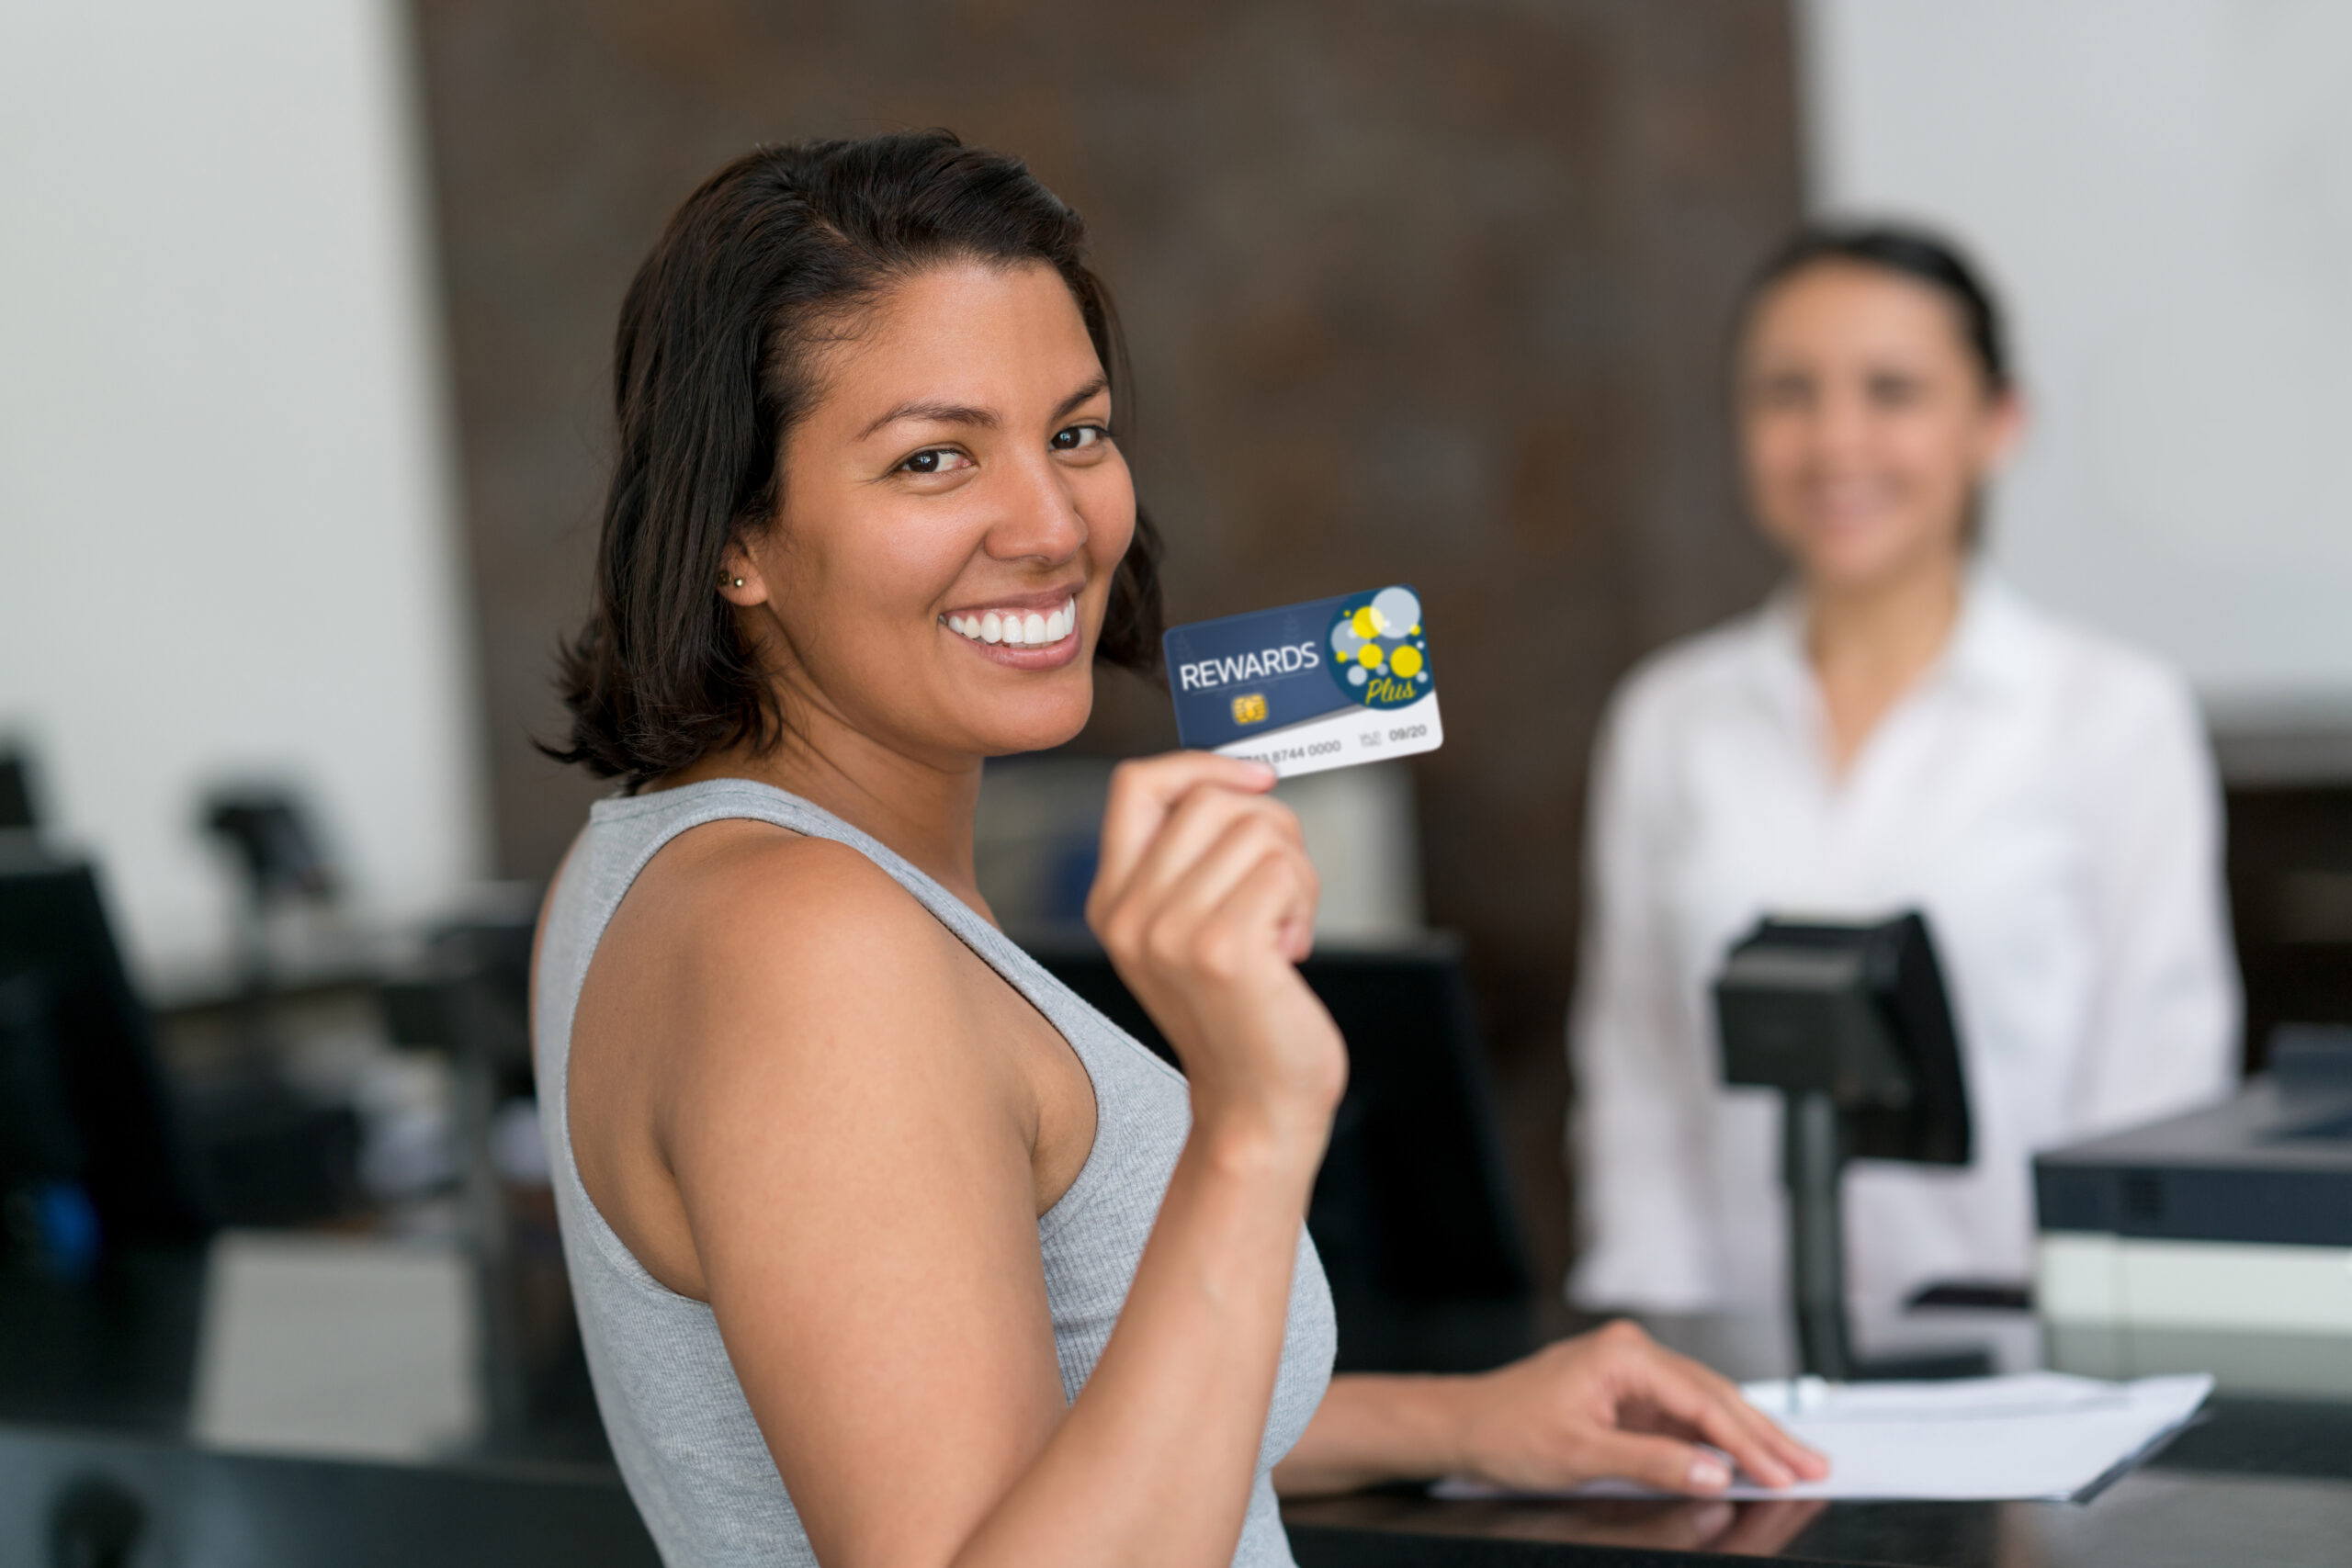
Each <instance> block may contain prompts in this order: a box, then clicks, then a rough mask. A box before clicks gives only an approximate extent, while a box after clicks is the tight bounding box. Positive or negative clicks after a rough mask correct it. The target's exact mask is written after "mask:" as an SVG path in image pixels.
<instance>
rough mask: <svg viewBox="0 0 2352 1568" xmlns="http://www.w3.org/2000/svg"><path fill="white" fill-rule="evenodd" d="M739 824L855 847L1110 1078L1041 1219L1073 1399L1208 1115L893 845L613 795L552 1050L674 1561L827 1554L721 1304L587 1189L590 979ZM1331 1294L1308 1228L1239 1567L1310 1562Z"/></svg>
mask: <svg viewBox="0 0 2352 1568" xmlns="http://www.w3.org/2000/svg"><path fill="white" fill-rule="evenodd" d="M723 818H752V819H753V820H755V821H761V822H772V823H775V825H776V826H778V827H781V828H788V829H792V830H793V831H795V832H797V833H805V834H808V835H809V836H810V837H812V838H820V839H831V840H833V841H834V842H836V843H841V844H846V845H848V846H849V847H850V848H852V849H854V850H856V851H857V852H860V853H861V854H863V855H865V857H866V858H867V859H868V860H870V861H872V862H873V863H875V864H876V865H878V866H880V867H881V868H882V869H883V870H884V871H886V872H888V873H889V874H890V875H891V876H892V877H893V878H894V879H895V880H896V881H897V882H898V883H899V886H902V887H904V888H905V889H906V890H907V891H908V892H909V893H910V894H912V895H913V896H914V897H916V898H917V899H918V900H920V901H921V902H922V906H923V908H926V909H928V910H930V911H931V913H932V914H933V917H935V918H936V919H938V920H939V921H940V923H941V924H943V925H944V926H946V928H947V929H948V930H949V931H953V932H955V933H956V936H957V937H958V938H960V939H961V940H962V941H963V942H964V944H965V945H966V946H967V947H969V948H970V949H971V950H972V951H973V952H974V953H977V954H978V955H979V957H980V958H981V959H982V960H984V961H985V962H986V963H987V964H989V967H991V968H993V969H994V970H995V971H996V972H997V973H998V974H999V975H1001V976H1004V979H1005V982H1006V983H1007V984H1008V985H1010V986H1012V988H1013V989H1014V990H1016V991H1018V992H1020V993H1021V995H1022V996H1023V997H1025V998H1027V999H1028V1000H1029V1002H1030V1004H1031V1005H1032V1006H1034V1007H1035V1008H1036V1010H1038V1011H1039V1012H1040V1013H1042V1014H1044V1015H1045V1017H1046V1020H1047V1021H1049V1022H1051V1023H1052V1024H1053V1026H1054V1027H1055V1028H1056V1029H1057V1030H1059V1031H1060V1032H1061V1034H1062V1038H1063V1039H1065V1040H1067V1041H1069V1045H1070V1049H1071V1050H1073V1051H1075V1052H1077V1053H1078V1059H1079V1061H1080V1063H1082V1064H1083V1065H1084V1066H1085V1068H1086V1075H1087V1077H1089V1078H1090V1079H1091V1080H1092V1082H1093V1085H1094V1146H1093V1148H1092V1150H1091V1152H1090V1153H1089V1154H1088V1155H1087V1157H1086V1163H1085V1165H1084V1167H1083V1168H1081V1169H1080V1172H1079V1175H1078V1179H1077V1180H1076V1181H1074V1182H1072V1183H1071V1184H1070V1188H1069V1191H1067V1192H1065V1193H1064V1194H1063V1195H1062V1197H1061V1200H1060V1201H1058V1202H1057V1203H1056V1204H1055V1205H1054V1206H1053V1207H1052V1208H1051V1209H1050V1210H1048V1211H1047V1212H1046V1213H1045V1214H1044V1215H1043V1216H1041V1217H1040V1218H1039V1220H1038V1221H1037V1247H1038V1251H1039V1252H1040V1253H1041V1254H1042V1255H1043V1257H1044V1260H1045V1276H1046V1299H1047V1301H1048V1303H1049V1304H1050V1306H1051V1308H1052V1313H1053V1321H1054V1346H1055V1349H1056V1351H1057V1355H1058V1357H1059V1359H1060V1363H1061V1377H1062V1393H1063V1395H1064V1397H1065V1398H1068V1399H1076V1398H1077V1397H1078V1392H1079V1390H1080V1389H1081V1388H1082V1387H1084V1386H1085V1384H1086V1380H1087V1378H1088V1376H1089V1375H1090V1374H1091V1373H1092V1371H1093V1370H1094V1364H1095V1362H1096V1361H1097V1360H1099V1359H1101V1358H1102V1355H1103V1345H1104V1343H1105V1342H1106V1341H1107V1340H1108V1339H1109V1338H1110V1337H1111V1328H1112V1325H1113V1324H1114V1323H1115V1322H1116V1321H1117V1319H1118V1315H1119V1308H1120V1306H1121V1305H1122V1304H1123V1303H1125V1300H1126V1295H1127V1286H1128V1284H1129V1282H1130V1281H1131V1280H1134V1278H1135V1272H1136V1261H1137V1260H1138V1259H1139V1258H1141V1257H1142V1254H1143V1247H1144V1243H1145V1241H1146V1240H1147V1239H1148V1237H1149V1235H1150V1234H1151V1226H1152V1222H1153V1220H1154V1219H1155V1218H1156V1217H1157V1216H1158V1214H1159V1202H1160V1199H1161V1197H1162V1195H1163V1194H1164V1193H1165V1192H1166V1190H1167V1188H1168V1179H1169V1175H1170V1171H1171V1170H1172V1169H1173V1168H1174V1167H1175V1163H1176V1156H1177V1154H1178V1152H1179V1151H1180V1150H1181V1149H1182V1146H1183V1143H1184V1138H1185V1135H1186V1134H1187V1132H1188V1131H1189V1130H1190V1128H1191V1125H1192V1105H1191V1099H1190V1096H1189V1094H1188V1092H1187V1089H1186V1088H1185V1084H1184V1080H1183V1078H1182V1077H1181V1076H1180V1075H1179V1074H1177V1073H1176V1072H1175V1071H1173V1070H1172V1069H1170V1067H1169V1066H1168V1065H1167V1064H1166V1063H1164V1062H1162V1061H1160V1060H1159V1057H1157V1056H1155V1055H1152V1054H1151V1053H1150V1052H1149V1051H1148V1050H1147V1049H1146V1048H1145V1047H1144V1046H1142V1045H1141V1044H1139V1043H1136V1040H1135V1039H1134V1038H1133V1037H1132V1036H1130V1035H1128V1034H1127V1033H1125V1032H1124V1031H1122V1030H1121V1029H1119V1028H1118V1026H1117V1025H1115V1024H1114V1023H1112V1022H1111V1021H1110V1020H1108V1019H1106V1018H1104V1017H1103V1015H1102V1014H1101V1013H1100V1012H1098V1011H1096V1010H1094V1009H1093V1008H1092V1007H1091V1006H1089V1005H1088V1004H1087V1003H1086V1002H1084V1001H1082V1000H1080V998H1078V996H1077V995H1076V994H1074V993H1073V992H1072V991H1071V990H1070V989H1069V987H1066V986H1064V985H1063V984H1062V983H1061V982H1060V981H1058V980H1057V979H1055V978H1054V977H1053V976H1051V975H1050V974H1048V973H1046V970H1045V969H1044V968H1043V967H1042V966H1041V965H1039V964H1038V963H1037V962H1036V961H1035V959H1033V958H1031V957H1030V956H1029V955H1028V954H1027V953H1023V952H1022V951H1021V949H1020V948H1019V947H1018V946H1016V945H1015V944H1014V943H1013V942H1012V941H1010V940H1009V939H1008V938H1006V936H1005V935H1004V933H1003V932H1001V931H998V930H997V929H996V928H995V927H994V926H991V925H989V923H988V922H987V921H986V920H984V919H980V918H979V916H978V915H977V914H975V913H974V912H973V911H972V910H971V909H970V908H968V907H967V906H966V905H965V904H964V902H963V901H962V900H961V899H959V898H957V897H955V896H954V895H953V894H951V893H949V892H948V891H947V890H946V889H945V888H944V887H942V886H940V885H939V884H938V883H936V882H934V881H933V880H932V879H931V878H930V877H929V876H926V875H925V874H923V873H922V872H920V871H918V870H916V869H915V868H914V867H913V866H912V865H910V864H909V863H907V862H906V861H905V860H903V859H901V858H899V855H897V854H896V853H894V852H891V851H890V850H888V849H887V848H885V847H884V846H883V845H882V844H881V843H879V842H878V841H876V840H874V839H872V838H870V837H868V836H867V835H866V834H865V833H862V832H860V831H858V830H857V829H854V828H853V827H851V826H850V825H849V824H847V823H846V822H843V821H842V820H841V819H840V818H837V817H834V816H833V815H831V813H830V812H827V811H824V810H823V809H821V808H820V807H815V806H812V805H810V804H809V802H808V801H805V800H802V799H801V798H799V797H798V796H797V795H787V794H786V793H785V792H784V791H782V790H778V789H774V788H771V787H770V786H768V785H766V784H754V783H752V782H751V781H750V780H747V779H718V780H712V781H709V782H707V783H704V784H687V785H684V786H683V787H680V788H677V789H669V790H661V791H657V792H655V793H653V794H650V795H634V796H624V797H616V798H614V799H609V800H604V801H600V802H598V803H597V804H596V805H595V806H594V807H593V808H592V809H591V810H590V812H589V817H588V826H587V827H586V828H585V829H582V833H581V836H580V839H579V841H578V842H577V843H576V844H575V845H574V846H573V848H572V852H571V858H570V860H569V861H568V862H567V863H565V866H564V870H563V872H562V874H561V876H560V879H559V880H558V882H557V884H556V886H555V888H554V890H553V892H552V894H551V895H550V901H549V906H548V915H547V924H546V930H545V933H544V935H543V937H542V939H541V942H540V948H539V958H538V981H537V996H536V998H534V999H535V1002H536V1007H535V1009H534V1021H535V1028H534V1038H533V1051H534V1055H535V1056H536V1058H537V1068H538V1082H539V1115H540V1119H541V1124H542V1126H543V1127H544V1129H545V1134H546V1138H547V1144H548V1166H549V1171H550V1175H551V1178H552V1180H553V1183H554V1188H555V1201H556V1213H557V1215H558V1218H559V1221H560V1225H561V1229H562V1233H563V1254H564V1262H565V1266H566V1268H567V1269H569V1270H570V1273H571V1292H572V1300H573V1304H574V1306H575V1307H576V1309H577V1311H578V1313H579V1314H580V1333H581V1338H582V1342H583V1344H584V1345H585V1347H586V1349H587V1353H588V1370H589V1372H590V1374H591V1376H592V1378H593V1379H594V1383H595V1388H596V1404H597V1406H598V1408H599V1409H600V1410H602V1412H603V1413H604V1418H605V1432H606V1434H607V1436H608V1437H609V1438H611V1441H612V1446H613V1456H614V1458H615V1459H616V1461H618V1463H619V1465H620V1471H621V1475H622V1477H623V1479H624V1480H625V1481H626V1482H627V1483H628V1490H629V1495H630V1496H631V1497H633V1498H634V1499H635V1500H636V1502H637V1506H638V1511H639V1513H641V1514H642V1515H643V1516H644V1517H645V1523H646V1528H647V1529H649V1530H650V1532H651V1533H652V1536H653V1540H654V1543H655V1545H656V1546H657V1547H659V1548H660V1550H661V1552H662V1562H665V1563H667V1564H669V1565H670V1568H753V1565H754V1564H757V1565H758V1568H777V1565H779V1564H787V1563H792V1564H798V1563H814V1562H816V1561H817V1558H816V1554H815V1553H814V1551H811V1550H810V1548H809V1537H808V1534H807V1532H806V1531H804V1530H803V1529H801V1527H800V1518H799V1516H798V1515H797V1513H795V1512H794V1510H793V1506H792V1499H791V1498H790V1496H788V1495H786V1491H785V1486H784V1483H783V1480H782V1479H781V1478H780V1477H779V1476H778V1475H777V1474H776V1469H775V1461H774V1460H773V1459H772V1458H771V1457H770V1456H769V1453H768V1450H767V1444H766V1443H765V1442H764V1441H763V1440H762V1438H761V1437H760V1429H759V1427H758V1425H757V1424H756V1423H754V1422H753V1420H752V1411H751V1407H750V1405H749V1404H746V1403H745V1401H744V1397H743V1390H742V1385H741V1384H740V1383H739V1382H736V1380H735V1371H734V1368H733V1366H732V1365H731V1364H729V1361H728V1359H727V1348H726V1347H725V1346H724V1345H723V1344H722V1343H720V1341H719V1337H718V1323H717V1321H716V1320H715V1319H714V1317H713V1316H712V1314H711V1310H710V1308H709V1307H708V1306H707V1305H706V1304H705V1303H701V1302H698V1301H694V1300H692V1299H690V1298H688V1297H685V1296H682V1295H679V1294H677V1293H676V1292H673V1291H671V1290H668V1289H667V1288H665V1287H664V1286H663V1285H662V1283H661V1282H660V1281H659V1280H655V1279H654V1278H653V1277H652V1275H650V1274H649V1273H647V1272H646V1270H645V1268H644V1266H643V1265H642V1264H640V1263H639V1262H638V1260H637V1258H636V1257H635V1256H634V1255H633V1254H631V1253H630V1251H629V1250H628V1247H627V1246H625V1245H624V1244H623V1243H622V1241H621V1239H620V1237H619V1236H618V1235H615V1234H614V1232H613V1229H612V1227H611V1226H609V1225H607V1224H605V1219H604V1216H603V1215H602V1214H600V1213H597V1211H596V1205H595V1204H594V1202H593V1201H591V1200H590V1199H589V1197H588V1192H587V1190H586V1189H585V1188H584V1187H582V1185H581V1181H580V1170H579V1167H578V1166H577V1165H576V1164H575V1163H574V1162H573V1160H572V1156H571V1122H570V1117H569V1114H568V1104H567V1100H566V1095H565V1084H566V1081H567V1080H566V1072H565V1069H566V1067H567V1066H568V1065H569V1059H570V1055H571V1020H572V1012H573V1010H574V1008H575V1007H576V1006H577V1005H578V1002H579V999H580V987H581V983H582V980H583V979H584V978H585V977H586V976H587V973H588V964H589V960H590V958H591V957H592V956H593V955H594V953H595V950H596V944H597V942H599V941H600V940H601V939H602V938H603V936H604V932H605V926H606V924H607V923H609V922H610V921H611V919H612V918H613V912H614V910H616V908H619V907H620V902H621V897H622V896H623V895H624V894H626V893H627V892H628V888H629V885H630V884H631V883H633V882H634V881H636V879H637V875H638V874H639V872H641V871H642V870H644V869H645V865H646V863H648V862H649V861H650V860H651V859H652V858H653V856H654V854H655V853H656V852H658V851H660V850H661V848H662V845H664V844H666V843H668V842H669V841H670V840H672V839H674V838H676V837H677V836H678V835H679V834H680V833H683V832H684V831H685V830H686V829H689V828H693V827H697V826H699V825H700V824H702V823H705V822H714V821H718V820H720V819H723ZM1336 1342H1337V1332H1336V1327H1335V1324H1334V1320H1333V1317H1332V1313H1331V1294H1330V1291H1329V1287H1328V1286H1327V1284H1326V1283H1325V1280H1324V1278H1323V1268H1322V1264H1321V1262H1320V1261H1319V1260H1318V1259H1317V1257H1316V1255H1315V1248H1314V1246H1313V1244H1312V1243H1311V1242H1310V1241H1309V1240H1308V1239H1307V1237H1306V1230H1305V1227H1304V1226H1302V1227H1301V1229H1300V1232H1299V1242H1298V1262H1297V1266H1296V1269H1295V1274H1294V1275H1293V1279H1292V1284H1291V1299H1290V1319H1289V1324H1288V1326H1287V1328H1286V1330H1285V1332H1284V1334H1283V1356H1282V1367H1281V1371H1280V1372H1279V1374H1278V1375H1277V1377H1276V1379H1275V1382H1274V1396H1273V1404H1272V1409H1271V1410H1270V1411H1269V1412H1268V1415H1267V1419H1266V1431H1265V1438H1264V1440H1263V1442H1262V1443H1261V1446H1260V1449H1259V1453H1258V1474H1257V1479H1256V1480H1255V1482H1254V1483H1252V1485H1251V1489H1250V1511H1249V1515H1248V1517H1247V1520H1246V1521H1245V1523H1244V1524H1243V1526H1242V1530H1241V1544H1240V1548H1239V1550H1238V1551H1236V1552H1235V1554H1234V1559H1233V1561H1234V1562H1236V1563H1237V1564H1244V1565H1247V1568H1280V1565H1283V1564H1288V1563H1290V1562H1291V1561H1292V1559H1291V1554H1290V1543H1289V1540H1288V1539H1287V1538H1286V1537H1285V1536H1284V1535H1283V1527H1282V1519H1281V1517H1280V1515H1279V1513H1278V1512H1277V1511H1276V1507H1275V1503H1274V1492H1273V1485H1272V1482H1271V1480H1270V1479H1269V1474H1270V1472H1272V1469H1273V1466H1274V1463H1275V1461H1277V1460H1279V1459H1281V1458H1282V1456H1283V1454H1285V1453H1287V1452H1289V1451H1290V1447H1291V1445H1292V1444H1293V1443H1295V1442H1296V1441H1297V1440H1298V1435H1299V1433H1301V1432H1302V1431H1304V1430H1306V1423H1307V1420H1308V1418H1309V1417H1311V1416H1313V1415H1314V1414H1315V1408H1316V1406H1317V1404H1320V1403H1322V1399H1323V1391H1324V1389H1325V1387H1326V1385H1327V1384H1328V1383H1329V1381H1330V1373H1331V1358H1332V1354H1333V1350H1334V1348H1335V1346H1336Z"/></svg>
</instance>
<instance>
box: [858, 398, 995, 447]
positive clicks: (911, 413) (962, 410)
mask: <svg viewBox="0 0 2352 1568" xmlns="http://www.w3.org/2000/svg"><path fill="white" fill-rule="evenodd" d="M901 420H920V421H922V423H925V424H977V425H978V426H980V427H981V428H982V429H984V430H994V429H996V428H997V426H999V425H1000V424H1001V423H1004V422H1003V421H1002V420H1001V419H999V418H997V415H996V411H995V410H994V409H983V408H974V407H973V406H972V405H971V404H969V403H930V402H912V403H900V404H899V406H898V407H897V408H894V409H892V410H891V411H890V412H888V413H886V414H884V415H883V416H882V417H881V418H880V419H877V420H876V421H875V422H874V423H872V424H869V425H867V426H866V427H865V429H864V430H861V431H859V432H858V433H857V438H858V439H859V440H860V441H863V440H865V438H866V437H867V436H869V435H871V434H874V433H875V432H876V431H877V430H879V429H881V428H882V427H883V426H884V425H887V424H896V423H899V421H901Z"/></svg>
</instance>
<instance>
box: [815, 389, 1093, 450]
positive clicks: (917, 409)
mask: <svg viewBox="0 0 2352 1568" xmlns="http://www.w3.org/2000/svg"><path fill="white" fill-rule="evenodd" d="M1110 385H1111V381H1110V378H1108V377H1106V376H1097V377H1095V378H1093V379H1092V380H1091V381H1089V382H1087V383H1086V385H1084V386H1083V387H1080V389H1078V390H1077V391H1075V392H1072V393H1071V394H1070V395H1069V397H1067V398H1064V399H1063V400H1061V401H1060V402H1059V403H1058V404H1057V405H1056V406H1055V408H1054V418H1055V419H1057V420H1058V419H1060V418H1062V417H1063V416H1064V415H1065V414H1067V413H1069V412H1070V410H1072V409H1074V408H1076V407H1078V406H1079V405H1080V403H1082V402H1085V401H1086V400H1088V399H1089V398H1093V397H1099V396H1101V395H1102V393H1103V391H1104V390H1105V389H1108V388H1109V386H1110ZM901 420H915V421H919V422H921V423H924V424H974V425H978V426H979V427H980V428H981V429H983V430H995V429H998V428H1000V427H1001V426H1002V424H1003V423H1004V421H1003V420H1002V419H1001V418H1000V417H998V415H997V412H996V411H995V410H994V409H984V408H978V407H975V406H974V405H972V404H970V403H941V402H923V401H915V402H907V403H900V404H899V406H898V407H897V408H894V409H892V410H891V411H890V412H888V413H886V414H884V415H883V416H882V417H881V418H879V419H877V420H876V421H875V422H874V423H872V424H869V425H867V426H866V427H865V429H864V430H861V431H859V432H858V433H857V439H858V440H860V441H863V440H865V438H866V437H867V436H869V435H871V434H874V433H875V432H876V431H877V430H880V429H882V428H883V427H884V426H886V425H892V424H897V423H899V422H900V421H901Z"/></svg>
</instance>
